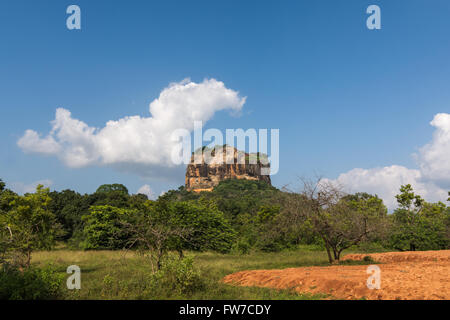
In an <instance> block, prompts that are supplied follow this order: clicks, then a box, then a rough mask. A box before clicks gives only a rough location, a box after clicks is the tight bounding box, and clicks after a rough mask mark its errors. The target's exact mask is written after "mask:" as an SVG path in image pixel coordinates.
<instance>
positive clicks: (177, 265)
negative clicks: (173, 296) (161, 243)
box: [155, 256, 203, 295]
mask: <svg viewBox="0 0 450 320" xmlns="http://www.w3.org/2000/svg"><path fill="white" fill-rule="evenodd" d="M155 276H156V278H157V280H158V282H159V284H160V285H161V286H162V287H164V288H167V289H169V290H170V291H172V292H176V293H177V294H183V295H184V294H192V293H194V292H195V291H196V290H198V289H200V288H201V287H202V286H203V280H202V277H201V275H200V271H199V270H198V269H197V268H196V267H195V266H194V258H193V257H190V256H188V257H185V258H183V259H177V258H173V257H168V258H167V259H166V261H165V262H164V264H163V267H162V269H161V270H160V271H159V272H157V273H156V274H155Z"/></svg>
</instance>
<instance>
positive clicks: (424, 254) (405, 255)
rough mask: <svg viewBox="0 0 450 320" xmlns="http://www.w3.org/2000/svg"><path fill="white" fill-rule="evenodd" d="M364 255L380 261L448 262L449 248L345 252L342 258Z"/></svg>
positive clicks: (354, 257) (355, 258) (449, 257)
mask: <svg viewBox="0 0 450 320" xmlns="http://www.w3.org/2000/svg"><path fill="white" fill-rule="evenodd" d="M366 256H370V257H371V258H372V259H373V260H375V261H377V262H381V263H396V262H425V261H431V262H438V261H440V262H447V263H450V250H441V251H408V252H386V253H372V254H347V255H346V256H344V257H343V259H342V260H363V259H364V257H366Z"/></svg>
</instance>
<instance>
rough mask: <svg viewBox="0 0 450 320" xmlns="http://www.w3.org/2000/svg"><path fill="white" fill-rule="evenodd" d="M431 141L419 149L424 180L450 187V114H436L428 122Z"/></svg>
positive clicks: (419, 159)
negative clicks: (431, 128) (430, 129)
mask: <svg viewBox="0 0 450 320" xmlns="http://www.w3.org/2000/svg"><path fill="white" fill-rule="evenodd" d="M430 124H431V125H432V126H434V127H435V128H436V130H435V131H434V133H433V140H432V141H431V142H430V143H428V144H427V145H425V146H424V147H422V148H421V149H420V154H419V156H418V162H419V165H420V170H421V172H422V174H423V176H424V178H425V179H428V180H431V181H436V182H437V183H438V184H439V185H442V186H443V187H445V186H446V187H450V114H448V113H438V114H437V115H436V116H435V117H434V119H433V121H431V122H430Z"/></svg>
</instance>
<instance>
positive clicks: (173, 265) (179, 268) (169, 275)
mask: <svg viewBox="0 0 450 320" xmlns="http://www.w3.org/2000/svg"><path fill="white" fill-rule="evenodd" d="M204 286H205V282H204V280H203V278H202V276H201V274H200V271H199V270H198V269H197V268H196V267H195V266H194V259H193V258H192V257H189V256H188V257H185V258H183V259H179V258H178V257H176V256H174V255H173V256H168V257H166V258H165V259H164V260H163V263H162V267H161V269H160V270H159V271H156V272H155V273H149V272H143V273H137V274H134V275H133V277H132V278H129V279H128V278H127V279H123V275H121V274H118V273H117V272H115V271H113V272H111V274H108V275H106V276H105V277H104V278H103V288H102V292H101V296H102V298H103V299H156V300H161V299H185V298H189V297H190V296H192V295H193V294H194V293H196V292H198V290H201V289H203V288H204Z"/></svg>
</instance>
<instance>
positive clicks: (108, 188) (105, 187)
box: [95, 183, 128, 194]
mask: <svg viewBox="0 0 450 320" xmlns="http://www.w3.org/2000/svg"><path fill="white" fill-rule="evenodd" d="M113 191H118V192H122V193H124V194H128V189H127V187H125V186H124V185H123V184H119V183H114V184H102V185H101V186H100V187H98V188H97V191H95V192H96V193H109V192H113Z"/></svg>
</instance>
